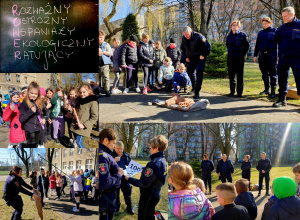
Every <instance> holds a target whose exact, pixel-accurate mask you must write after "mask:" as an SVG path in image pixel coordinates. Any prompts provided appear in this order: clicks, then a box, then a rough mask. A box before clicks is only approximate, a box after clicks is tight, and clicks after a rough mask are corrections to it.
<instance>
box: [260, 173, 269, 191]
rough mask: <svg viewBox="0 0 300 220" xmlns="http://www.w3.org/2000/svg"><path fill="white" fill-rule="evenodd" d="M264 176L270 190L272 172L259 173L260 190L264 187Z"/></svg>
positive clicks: (267, 188)
mask: <svg viewBox="0 0 300 220" xmlns="http://www.w3.org/2000/svg"><path fill="white" fill-rule="evenodd" d="M264 178H265V182H266V190H269V183H270V173H259V186H258V190H259V191H261V189H262V183H263V179H264Z"/></svg>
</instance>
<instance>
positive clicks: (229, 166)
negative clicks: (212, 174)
mask: <svg viewBox="0 0 300 220" xmlns="http://www.w3.org/2000/svg"><path fill="white" fill-rule="evenodd" d="M223 163H226V164H227V166H226V168H227V169H226V173H223V171H222V166H223ZM216 172H217V173H220V174H221V175H222V174H223V175H224V174H225V175H230V174H231V173H234V167H233V165H232V163H231V160H226V161H225V162H224V161H223V160H222V159H221V160H219V162H218V166H217V171H216Z"/></svg>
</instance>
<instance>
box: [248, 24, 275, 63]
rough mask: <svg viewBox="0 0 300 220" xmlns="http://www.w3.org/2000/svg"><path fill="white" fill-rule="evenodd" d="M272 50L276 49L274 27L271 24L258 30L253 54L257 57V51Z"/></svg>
mask: <svg viewBox="0 0 300 220" xmlns="http://www.w3.org/2000/svg"><path fill="white" fill-rule="evenodd" d="M274 50H275V51H276V50H277V42H276V28H273V27H272V26H271V27H268V28H267V29H263V30H261V31H260V32H258V34H257V39H256V44H255V50H254V56H255V57H257V55H258V53H259V52H261V53H264V52H270V51H274Z"/></svg>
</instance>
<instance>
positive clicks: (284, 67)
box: [278, 56, 300, 96]
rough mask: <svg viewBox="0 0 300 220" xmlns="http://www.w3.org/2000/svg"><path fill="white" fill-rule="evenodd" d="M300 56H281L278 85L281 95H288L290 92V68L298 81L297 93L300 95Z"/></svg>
mask: <svg viewBox="0 0 300 220" xmlns="http://www.w3.org/2000/svg"><path fill="white" fill-rule="evenodd" d="M299 60H300V56H296V57H286V56H284V57H279V61H278V85H279V90H278V91H279V95H281V96H282V95H286V94H287V92H288V80H289V72H290V68H292V70H293V74H294V77H295V81H296V87H297V94H298V95H300V62H299Z"/></svg>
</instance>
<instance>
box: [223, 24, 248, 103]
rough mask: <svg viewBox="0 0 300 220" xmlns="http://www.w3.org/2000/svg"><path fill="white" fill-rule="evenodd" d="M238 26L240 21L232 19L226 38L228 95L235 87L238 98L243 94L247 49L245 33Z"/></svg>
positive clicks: (232, 94)
mask: <svg viewBox="0 0 300 220" xmlns="http://www.w3.org/2000/svg"><path fill="white" fill-rule="evenodd" d="M240 26H241V23H240V21H233V22H232V23H231V31H230V33H229V35H228V36H227V38H226V46H227V50H228V55H227V66H228V74H229V82H230V94H229V96H234V93H235V87H236V91H237V97H239V98H241V97H242V95H243V89H244V64H245V56H246V54H247V52H248V50H249V42H248V40H247V35H246V34H245V33H244V32H241V31H239V28H240ZM235 76H236V80H235Z"/></svg>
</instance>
